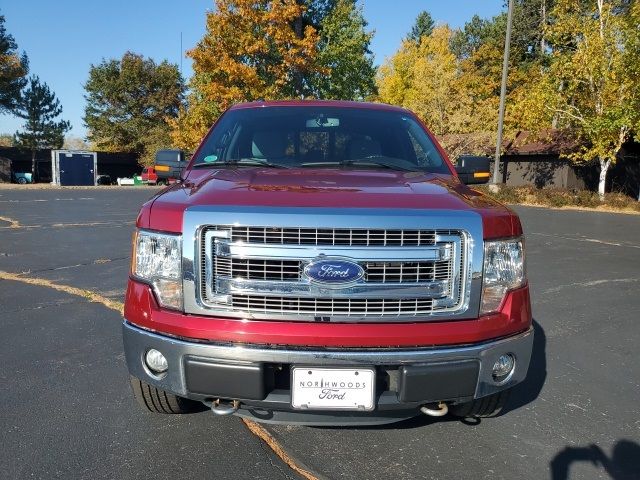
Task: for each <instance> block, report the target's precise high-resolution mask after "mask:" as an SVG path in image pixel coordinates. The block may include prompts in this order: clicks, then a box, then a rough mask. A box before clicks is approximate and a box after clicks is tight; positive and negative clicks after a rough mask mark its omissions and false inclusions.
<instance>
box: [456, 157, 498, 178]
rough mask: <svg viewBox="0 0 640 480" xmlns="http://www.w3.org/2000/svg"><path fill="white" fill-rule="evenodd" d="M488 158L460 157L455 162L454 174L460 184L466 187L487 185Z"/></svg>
mask: <svg viewBox="0 0 640 480" xmlns="http://www.w3.org/2000/svg"><path fill="white" fill-rule="evenodd" d="M490 161H491V160H490V159H489V157H476V156H473V155H460V156H459V157H458V160H457V162H456V172H458V178H460V181H461V182H462V183H466V184H467V185H472V184H479V183H487V182H488V181H489V179H490V178H491V168H490Z"/></svg>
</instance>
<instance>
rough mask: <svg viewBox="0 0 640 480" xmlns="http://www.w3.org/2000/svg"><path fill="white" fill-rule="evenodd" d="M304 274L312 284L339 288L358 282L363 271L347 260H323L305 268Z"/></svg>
mask: <svg viewBox="0 0 640 480" xmlns="http://www.w3.org/2000/svg"><path fill="white" fill-rule="evenodd" d="M304 273H305V275H306V276H307V277H309V278H310V279H311V281H312V282H314V283H322V284H325V285H335V286H339V285H342V284H346V283H353V282H356V281H358V280H360V279H361V278H362V277H363V275H364V270H363V268H362V267H361V266H360V265H358V264H357V263H354V262H350V261H349V260H342V259H339V258H323V259H320V260H314V261H312V262H311V263H310V264H309V265H307V266H306V267H305V269H304Z"/></svg>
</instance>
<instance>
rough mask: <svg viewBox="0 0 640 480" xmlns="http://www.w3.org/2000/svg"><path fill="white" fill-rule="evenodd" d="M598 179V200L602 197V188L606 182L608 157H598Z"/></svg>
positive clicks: (609, 161) (609, 160)
mask: <svg viewBox="0 0 640 480" xmlns="http://www.w3.org/2000/svg"><path fill="white" fill-rule="evenodd" d="M599 160H600V179H599V180H598V195H599V196H600V200H602V199H603V198H604V190H605V185H606V182H607V171H608V170H609V167H610V166H611V159H610V158H603V157H600V159H599Z"/></svg>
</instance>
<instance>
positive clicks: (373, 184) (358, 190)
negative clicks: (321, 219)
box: [138, 168, 521, 238]
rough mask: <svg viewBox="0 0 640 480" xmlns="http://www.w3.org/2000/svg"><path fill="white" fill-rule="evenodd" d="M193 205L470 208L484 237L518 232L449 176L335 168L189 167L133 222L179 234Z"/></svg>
mask: <svg viewBox="0 0 640 480" xmlns="http://www.w3.org/2000/svg"><path fill="white" fill-rule="evenodd" d="M195 205H211V206H215V205H227V206H228V205H242V206H251V205H255V206H276V207H325V208H326V207H336V208H341V207H351V208H397V209H407V208H411V209H438V210H443V209H444V210H472V211H475V212H477V213H478V214H479V215H481V216H482V218H483V225H484V231H485V238H491V237H506V236H512V235H518V234H520V232H521V228H520V223H519V221H518V219H517V216H515V215H514V214H513V213H512V212H511V211H510V210H509V209H508V208H506V207H505V206H504V205H501V204H500V203H497V202H495V201H493V200H491V199H489V198H488V197H486V196H484V195H482V194H480V193H478V192H476V191H474V190H471V189H469V188H468V187H466V186H465V185H463V184H461V183H460V182H459V181H458V180H457V179H456V178H454V177H452V176H449V175H435V174H427V173H420V172H397V171H380V170H340V169H316V170H310V169H290V170H280V169H273V168H239V169H219V170H218V169H207V170H192V171H191V172H190V173H189V175H188V177H187V179H186V180H185V181H184V182H183V183H182V184H178V185H174V186H173V187H170V188H169V189H166V190H164V191H162V192H160V193H159V194H158V195H157V196H156V197H154V198H153V199H152V200H151V201H149V202H147V204H145V207H144V208H143V212H141V215H140V217H139V221H138V224H139V225H138V226H139V227H141V228H153V229H155V230H164V231H171V232H180V231H181V228H182V214H183V212H184V210H185V209H187V208H189V207H191V206H195ZM145 209H146V210H147V211H146V212H145Z"/></svg>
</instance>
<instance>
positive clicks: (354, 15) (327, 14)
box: [172, 0, 376, 148]
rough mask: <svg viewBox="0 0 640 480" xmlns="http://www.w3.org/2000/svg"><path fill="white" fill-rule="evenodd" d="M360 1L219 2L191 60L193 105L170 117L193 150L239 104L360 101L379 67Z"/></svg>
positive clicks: (180, 141)
mask: <svg viewBox="0 0 640 480" xmlns="http://www.w3.org/2000/svg"><path fill="white" fill-rule="evenodd" d="M366 26H367V23H366V21H365V20H364V17H363V14H362V9H361V8H360V7H358V6H357V4H356V1H355V0H258V1H253V0H216V8H215V10H214V11H212V12H209V13H208V14H207V31H206V33H205V35H204V37H203V38H202V40H200V42H199V43H198V44H197V45H196V47H195V48H194V49H192V50H190V51H189V52H187V55H188V56H189V57H191V58H192V59H193V69H194V75H193V77H192V79H191V82H190V85H189V87H190V93H189V96H188V99H187V100H188V102H187V103H188V107H187V108H185V109H183V110H182V111H181V113H180V116H179V118H178V120H177V121H174V122H172V126H173V131H172V137H173V139H174V142H175V143H176V144H177V145H180V146H182V147H185V148H193V147H194V146H195V145H197V143H198V142H199V141H200V139H201V138H202V136H203V135H204V133H205V132H206V131H207V129H208V128H209V127H210V126H211V124H212V123H213V122H214V121H215V119H216V118H217V117H218V116H219V115H220V114H221V113H222V112H223V111H224V110H225V109H227V108H228V107H229V106H230V105H233V104H234V103H238V102H242V101H252V100H259V99H264V100H277V99H288V98H310V97H311V98H333V99H336V98H340V99H363V98H367V97H369V96H370V95H372V94H373V93H374V92H375V89H376V85H375V81H374V76H375V68H374V66H373V56H372V54H371V52H370V51H369V44H370V42H371V38H372V35H373V34H372V33H371V32H367V31H366Z"/></svg>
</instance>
